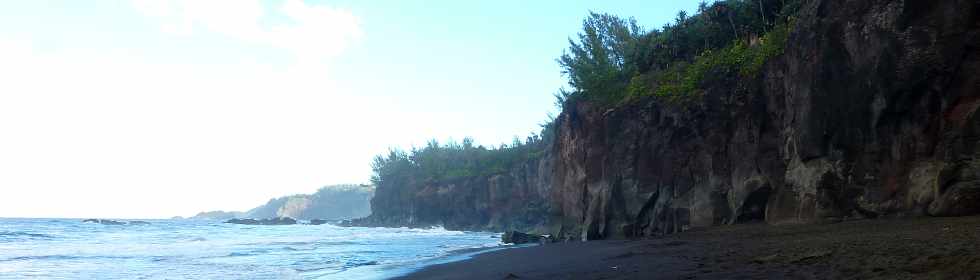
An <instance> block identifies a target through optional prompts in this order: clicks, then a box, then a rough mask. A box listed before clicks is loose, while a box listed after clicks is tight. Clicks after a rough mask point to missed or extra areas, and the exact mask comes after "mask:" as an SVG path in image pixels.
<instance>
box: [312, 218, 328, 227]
mask: <svg viewBox="0 0 980 280" xmlns="http://www.w3.org/2000/svg"><path fill="white" fill-rule="evenodd" d="M326 223H327V220H321V219H312V220H310V224H311V225H314V226H316V225H322V224H326Z"/></svg>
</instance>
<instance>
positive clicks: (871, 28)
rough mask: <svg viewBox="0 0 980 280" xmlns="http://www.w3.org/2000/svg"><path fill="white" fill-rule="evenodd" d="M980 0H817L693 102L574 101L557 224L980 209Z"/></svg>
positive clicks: (655, 224) (612, 226)
mask: <svg viewBox="0 0 980 280" xmlns="http://www.w3.org/2000/svg"><path fill="white" fill-rule="evenodd" d="M978 8H980V4H978V3H977V2H976V1H956V0H952V1H864V0H860V1H858V0H853V1H842V0H815V1H809V3H806V4H805V5H804V6H803V8H802V10H801V12H800V17H799V18H798V19H797V21H796V22H795V25H793V26H792V28H791V30H792V31H791V33H790V35H789V38H788V43H787V45H786V46H785V52H784V54H782V55H780V56H777V57H775V58H773V59H771V60H769V61H768V62H767V63H766V64H765V65H764V67H763V69H762V71H761V73H760V74H759V75H757V76H753V77H751V78H748V79H747V78H744V77H738V76H719V77H711V80H710V82H709V83H708V84H709V86H707V87H706V88H705V89H704V92H703V96H702V98H701V99H700V100H699V101H698V102H696V103H695V104H694V105H693V106H670V105H664V104H665V103H664V102H658V101H657V100H656V98H652V97H651V98H646V99H643V100H639V101H635V102H630V103H628V104H625V105H622V106H615V107H611V108H610V107H603V106H599V105H596V104H593V103H590V102H579V103H577V104H574V106H570V107H569V108H566V111H565V112H562V113H561V115H560V116H559V119H558V125H559V127H558V140H557V142H556V144H555V148H554V154H555V156H556V157H557V158H556V159H555V168H554V170H553V172H554V173H553V179H552V180H553V183H552V188H551V192H550V199H549V201H550V202H551V207H550V209H551V215H550V216H551V217H552V220H551V230H552V232H553V233H556V234H559V235H562V236H565V237H571V238H576V239H600V238H616V237H629V236H647V235H657V234H665V233H670V232H677V231H683V230H686V229H689V228H692V227H705V226H714V225H723V224H733V223H743V222H751V221H764V222H766V223H770V224H784V223H813V222H828V221H839V220H842V219H853V218H870V217H878V216H910V215H931V216H956V215H970V214H977V213H980V154H978V153H980V150H978V148H980V147H978V146H977V141H978V140H980V116H978V115H977V114H975V112H976V109H977V107H978V106H980V92H978V90H980V76H978V75H977V74H976V73H978V70H980V69H978V67H980V61H978V60H980V57H978V54H980V52H978V48H977V47H978V45H980V37H978V31H980V28H978V11H977V10H978Z"/></svg>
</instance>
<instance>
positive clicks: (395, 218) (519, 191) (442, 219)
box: [345, 155, 553, 231]
mask: <svg viewBox="0 0 980 280" xmlns="http://www.w3.org/2000/svg"><path fill="white" fill-rule="evenodd" d="M552 162H553V161H552V157H550V156H548V155H544V156H541V157H536V158H532V159H529V160H527V161H526V162H521V163H520V164H517V165H515V166H511V167H510V168H509V170H506V171H505V172H500V173H496V174H492V175H483V176H471V177H463V178H457V179H451V180H447V181H429V180H420V179H419V178H395V179H393V180H389V181H386V182H383V183H382V184H381V185H379V186H378V187H377V189H378V190H377V192H376V194H375V197H374V198H373V199H372V200H371V208H372V209H371V210H372V214H371V216H369V217H367V218H364V219H359V220H354V221H352V222H350V223H345V224H346V225H354V226H399V227H400V226H410V227H429V226H443V227H445V228H446V229H450V230H489V231H504V230H512V229H517V230H522V231H543V230H545V227H544V226H545V223H544V217H545V216H546V215H547V213H548V212H547V201H546V199H547V197H548V192H549V191H548V188H549V187H550V179H551V169H552Z"/></svg>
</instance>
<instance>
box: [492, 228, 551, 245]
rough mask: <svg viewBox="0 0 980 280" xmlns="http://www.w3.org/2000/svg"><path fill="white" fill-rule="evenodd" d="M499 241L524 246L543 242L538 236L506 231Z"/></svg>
mask: <svg viewBox="0 0 980 280" xmlns="http://www.w3.org/2000/svg"><path fill="white" fill-rule="evenodd" d="M500 240H501V241H503V242H504V243H513V244H526V243H539V242H541V241H542V240H544V239H543V238H542V237H541V236H540V235H533V234H527V233H523V232H519V231H513V230H512V231H508V232H505V233H504V235H503V236H501V237H500Z"/></svg>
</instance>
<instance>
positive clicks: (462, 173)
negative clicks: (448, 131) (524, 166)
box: [371, 129, 551, 186]
mask: <svg viewBox="0 0 980 280" xmlns="http://www.w3.org/2000/svg"><path fill="white" fill-rule="evenodd" d="M542 134H548V135H550V134H551V133H550V132H547V129H546V130H545V133H542ZM546 141H550V140H547V139H543V138H542V137H540V136H538V135H532V136H531V137H528V138H527V139H526V140H523V141H522V140H521V139H519V138H516V137H515V138H514V141H513V143H511V144H509V145H508V144H502V145H500V147H496V148H493V147H491V148H487V147H485V146H482V145H480V146H477V145H474V142H473V139H471V138H465V139H463V142H462V143H458V142H455V141H451V140H450V141H448V142H447V143H445V144H442V143H439V141H436V140H430V141H429V142H428V143H427V144H426V145H425V146H423V147H412V150H411V151H409V152H405V151H403V150H400V149H391V150H390V151H389V152H388V154H386V155H378V156H375V158H374V162H373V163H372V164H371V169H372V171H373V172H374V174H373V175H372V176H371V182H372V183H374V185H376V186H381V185H382V183H383V182H385V181H387V180H396V182H411V181H427V180H431V181H443V180H451V179H456V178H463V177H472V176H482V175H491V174H496V173H502V172H505V171H507V170H508V169H509V168H510V167H511V166H514V165H515V164H518V163H522V162H526V161H527V160H529V159H532V158H536V157H539V156H541V154H542V151H543V150H544V146H545V143H546Z"/></svg>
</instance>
